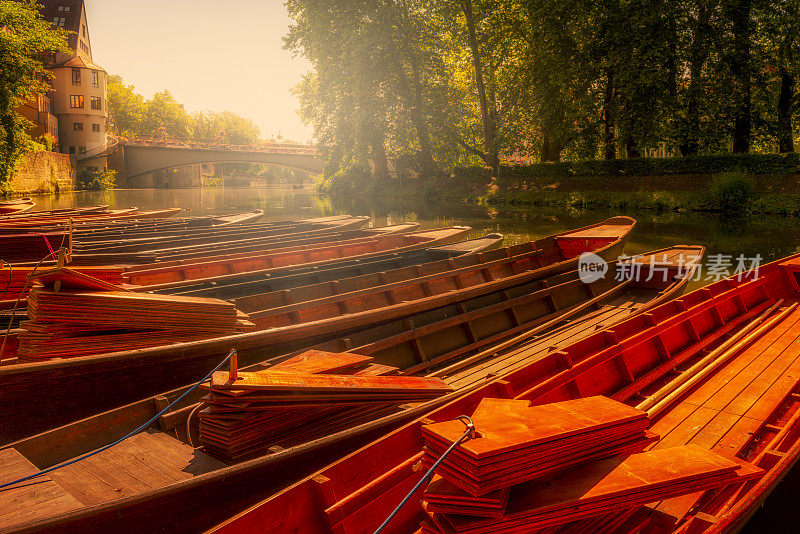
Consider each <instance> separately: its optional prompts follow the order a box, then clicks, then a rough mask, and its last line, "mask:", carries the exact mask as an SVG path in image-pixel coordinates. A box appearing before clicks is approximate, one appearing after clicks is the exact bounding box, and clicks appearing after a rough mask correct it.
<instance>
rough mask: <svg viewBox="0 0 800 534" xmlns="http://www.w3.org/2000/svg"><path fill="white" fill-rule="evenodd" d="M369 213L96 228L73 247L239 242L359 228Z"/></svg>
mask: <svg viewBox="0 0 800 534" xmlns="http://www.w3.org/2000/svg"><path fill="white" fill-rule="evenodd" d="M369 220H370V218H369V217H350V218H342V219H339V220H337V221H332V222H330V223H326V224H318V223H314V222H305V221H296V222H295V221H291V222H286V223H285V224H281V225H278V224H239V225H236V226H230V225H215V226H212V227H208V228H196V229H191V230H188V229H184V228H179V229H176V230H168V229H159V231H158V233H157V234H154V233H153V232H152V230H150V229H148V230H150V231H137V232H126V233H124V234H120V233H118V232H113V233H101V232H92V233H90V234H88V235H86V236H83V235H81V234H80V233H78V234H77V235H76V236H75V237H74V243H73V251H74V252H76V253H93V252H105V253H110V252H141V251H180V250H183V249H186V248H187V247H189V246H195V247H198V248H199V247H200V246H201V245H204V244H208V243H215V242H235V241H243V240H246V239H256V238H265V237H272V238H274V237H277V236H280V235H312V234H326V233H327V234H330V233H335V232H342V231H345V230H352V229H357V228H360V227H362V226H364V225H365V224H366V223H367V222H369Z"/></svg>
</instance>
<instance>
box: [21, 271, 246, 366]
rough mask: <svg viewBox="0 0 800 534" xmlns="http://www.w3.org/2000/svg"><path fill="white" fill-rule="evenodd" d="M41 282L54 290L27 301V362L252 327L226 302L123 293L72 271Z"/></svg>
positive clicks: (44, 289) (35, 292)
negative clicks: (58, 287) (57, 289)
mask: <svg viewBox="0 0 800 534" xmlns="http://www.w3.org/2000/svg"><path fill="white" fill-rule="evenodd" d="M38 280H39V281H40V282H46V283H49V284H50V287H48V286H42V285H37V286H35V287H34V288H33V289H32V290H31V291H30V293H29V295H28V318H29V320H28V321H23V322H22V323H21V324H20V326H21V328H22V331H21V332H20V334H19V336H18V339H19V349H18V352H17V356H18V357H19V359H20V360H22V361H40V360H49V359H52V358H74V357H77V356H86V355H90V354H97V353H102V352H108V350H109V347H114V349H115V350H131V349H136V348H143V347H150V346H153V345H160V344H169V343H174V342H177V341H191V340H196V339H206V338H209V337H217V336H223V335H229V334H234V333H237V332H241V331H245V330H248V329H250V327H252V323H249V322H248V321H247V320H246V316H245V315H244V314H242V313H241V312H239V311H238V310H237V309H236V308H235V307H234V305H233V304H231V303H229V302H225V301H222V300H217V299H207V298H200V297H178V296H170V295H151V294H143V293H133V292H129V291H123V290H120V288H116V287H115V286H113V285H112V284H108V283H105V282H102V281H100V280H94V279H91V278H90V277H88V276H85V275H82V274H81V273H79V272H75V271H72V270H69V269H61V270H56V272H54V273H50V274H44V275H41V276H40V277H39V278H38ZM55 285H59V286H61V290H60V291H56V290H55V289H54V287H53V286H55Z"/></svg>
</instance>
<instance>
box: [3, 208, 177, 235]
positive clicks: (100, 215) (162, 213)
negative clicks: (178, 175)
mask: <svg viewBox="0 0 800 534" xmlns="http://www.w3.org/2000/svg"><path fill="white" fill-rule="evenodd" d="M181 211H183V208H168V209H160V210H140V209H138V208H127V209H121V210H108V211H102V212H96V213H95V212H80V213H70V212H62V213H56V212H54V213H51V214H44V215H37V214H36V213H35V212H34V213H30V214H25V216H23V217H20V216H17V217H8V218H4V219H0V230H1V231H3V232H5V233H9V232H19V230H20V229H25V230H33V229H35V228H41V227H48V226H58V225H61V226H62V227H63V226H65V225H68V224H70V221H72V223H73V224H74V223H76V222H101V221H104V220H110V219H112V220H116V221H124V220H141V219H158V218H163V217H171V216H173V215H175V214H177V213H180V212H181Z"/></svg>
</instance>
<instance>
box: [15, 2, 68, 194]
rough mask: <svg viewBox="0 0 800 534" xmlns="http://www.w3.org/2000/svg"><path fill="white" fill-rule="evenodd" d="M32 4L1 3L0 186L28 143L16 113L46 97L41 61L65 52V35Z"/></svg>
mask: <svg viewBox="0 0 800 534" xmlns="http://www.w3.org/2000/svg"><path fill="white" fill-rule="evenodd" d="M39 8H40V6H38V5H37V4H36V1H35V0H19V1H17V0H15V1H11V0H0V186H5V184H6V183H7V182H8V181H9V180H10V179H11V174H12V172H13V170H14V166H15V165H16V162H17V160H18V158H19V157H20V155H22V154H23V153H24V152H25V150H26V149H27V148H28V146H29V143H30V141H31V139H30V137H29V136H28V135H27V133H26V131H25V130H26V128H29V127H30V126H31V124H30V123H29V122H28V121H27V120H26V119H25V118H24V117H22V116H21V115H20V114H19V112H18V109H19V108H20V107H21V106H22V105H23V104H25V103H26V102H29V101H32V100H34V99H36V98H37V97H38V96H39V95H43V94H45V93H47V91H48V90H49V87H48V85H47V83H46V80H47V79H48V78H49V76H50V74H49V72H48V71H47V70H45V68H44V64H43V61H42V59H43V58H44V57H46V54H50V53H53V52H58V51H66V50H67V49H68V46H67V39H66V35H67V34H66V32H65V31H64V30H62V29H59V28H55V29H54V28H52V25H51V23H50V22H47V21H45V20H43V19H42V17H41V14H40V13H39Z"/></svg>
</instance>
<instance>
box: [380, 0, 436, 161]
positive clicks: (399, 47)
mask: <svg viewBox="0 0 800 534" xmlns="http://www.w3.org/2000/svg"><path fill="white" fill-rule="evenodd" d="M385 6H386V9H387V11H386V13H387V17H388V18H384V19H382V20H381V24H382V25H383V26H384V27H386V28H392V30H390V32H389V39H390V57H391V59H392V63H393V64H394V67H395V75H396V76H397V81H398V84H399V88H398V90H399V94H400V97H401V99H402V100H403V101H405V104H406V106H407V107H408V112H409V118H410V119H411V124H413V125H414V130H415V131H416V133H417V142H418V143H419V153H418V154H417V158H416V160H417V162H418V163H419V167H420V173H421V174H422V175H423V176H432V175H433V174H435V172H436V161H435V160H434V159H433V144H432V143H431V135H430V128H429V127H428V119H427V117H426V113H425V98H424V95H423V84H422V76H421V75H420V68H419V61H418V58H417V57H416V55H415V52H414V50H413V47H411V46H409V42H410V40H411V39H412V38H413V37H409V35H408V34H409V33H411V34H413V31H411V32H410V31H409V29H410V26H411V20H410V15H409V10H408V5H407V4H406V2H405V1H403V2H400V4H399V5H398V4H397V3H396V2H394V0H389V1H387V2H386V3H385ZM395 29H397V31H398V32H399V34H396V33H395ZM404 62H406V63H407V65H408V67H409V70H410V71H411V76H410V79H409V76H408V73H407V71H406V65H405V64H404Z"/></svg>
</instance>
